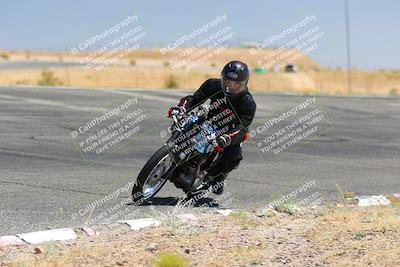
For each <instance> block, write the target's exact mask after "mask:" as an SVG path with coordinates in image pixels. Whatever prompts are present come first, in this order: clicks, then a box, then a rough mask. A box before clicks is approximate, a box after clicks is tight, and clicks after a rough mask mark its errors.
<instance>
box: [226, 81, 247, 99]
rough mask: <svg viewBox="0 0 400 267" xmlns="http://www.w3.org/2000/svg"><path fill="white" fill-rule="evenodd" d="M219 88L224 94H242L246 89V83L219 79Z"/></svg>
mask: <svg viewBox="0 0 400 267" xmlns="http://www.w3.org/2000/svg"><path fill="white" fill-rule="evenodd" d="M221 87H222V89H223V90H224V91H225V93H227V94H230V95H235V94H238V93H240V92H242V91H243V90H244V89H245V88H246V81H240V82H238V81H233V80H229V79H226V78H224V77H221Z"/></svg>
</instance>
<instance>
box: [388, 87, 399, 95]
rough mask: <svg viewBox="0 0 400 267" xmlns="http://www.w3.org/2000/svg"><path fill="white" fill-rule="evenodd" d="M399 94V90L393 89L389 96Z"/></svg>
mask: <svg viewBox="0 0 400 267" xmlns="http://www.w3.org/2000/svg"><path fill="white" fill-rule="evenodd" d="M398 94H399V90H398V89H397V88H392V89H390V91H389V95H398Z"/></svg>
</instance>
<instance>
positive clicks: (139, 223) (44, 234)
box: [0, 209, 233, 248]
mask: <svg viewBox="0 0 400 267" xmlns="http://www.w3.org/2000/svg"><path fill="white" fill-rule="evenodd" d="M216 212H217V213H219V214H222V215H224V216H228V215H229V214H230V213H231V212H233V210H229V209H218V210H216ZM177 217H178V218H179V219H180V220H181V221H182V222H183V223H194V222H196V221H197V219H198V218H197V217H196V216H195V215H194V214H191V213H187V214H179V215H177ZM117 223H120V224H128V225H129V226H130V228H131V230H140V229H143V228H146V227H150V226H158V225H160V224H161V222H160V221H159V220H157V219H155V218H142V219H135V220H125V221H118V222H117ZM80 229H81V230H82V231H84V232H85V233H86V235H88V236H90V237H97V236H99V235H100V234H99V233H98V232H97V231H95V230H94V229H93V228H91V227H89V226H81V227H80ZM76 232H77V230H74V229H72V228H62V229H52V230H46V231H39V232H31V233H25V234H18V235H9V236H0V248H3V247H7V246H21V245H26V244H32V245H36V244H41V243H44V242H51V241H66V240H74V239H76V238H77V234H76Z"/></svg>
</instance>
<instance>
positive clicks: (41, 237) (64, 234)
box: [0, 193, 400, 248]
mask: <svg viewBox="0 0 400 267" xmlns="http://www.w3.org/2000/svg"><path fill="white" fill-rule="evenodd" d="M354 199H355V200H357V206H359V207H368V206H377V205H390V204H391V201H393V199H395V200H399V201H400V193H398V194H392V195H388V196H383V195H375V196H356V197H354ZM215 212H216V213H218V214H221V215H223V216H229V214H231V213H232V212H234V211H233V210H231V209H217V210H215ZM177 217H178V218H179V219H180V220H181V221H182V222H184V223H194V222H196V220H197V217H196V216H195V215H194V214H191V213H188V214H180V215H178V216H177ZM117 223H121V224H128V225H129V226H130V228H131V230H140V229H143V228H147V227H151V226H158V225H160V224H161V222H160V221H159V220H157V219H155V218H142V219H135V220H125V221H118V222H117ZM80 229H81V230H83V231H84V232H85V233H86V235H88V236H90V237H96V236H99V235H100V234H99V233H98V232H96V231H95V230H93V229H92V228H90V227H88V226H81V227H80ZM76 238H77V235H76V230H74V229H72V228H62V229H53V230H46V231H39V232H32V233H26V234H18V235H10V236H0V248H2V247H6V246H21V245H26V244H41V243H44V242H50V241H65V240H73V239H76Z"/></svg>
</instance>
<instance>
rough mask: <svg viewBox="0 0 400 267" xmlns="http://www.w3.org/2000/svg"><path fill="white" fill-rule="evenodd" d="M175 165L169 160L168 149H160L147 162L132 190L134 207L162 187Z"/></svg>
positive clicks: (151, 196)
mask: <svg viewBox="0 0 400 267" xmlns="http://www.w3.org/2000/svg"><path fill="white" fill-rule="evenodd" d="M174 167H175V163H174V161H173V159H172V158H171V156H170V154H169V152H168V147H167V146H163V147H161V148H160V149H159V150H158V151H157V152H156V153H154V155H153V156H152V157H151V158H150V159H149V161H147V163H146V165H144V167H143V169H142V170H141V171H140V173H139V175H138V178H137V179H136V183H135V185H134V186H133V189H132V199H133V202H134V205H136V206H139V205H141V204H143V203H144V202H146V201H148V200H150V199H152V198H153V197H154V196H155V195H156V194H157V193H158V191H160V189H161V188H162V187H163V186H164V184H165V182H166V181H167V180H168V178H169V176H170V175H171V173H172V172H173V170H174Z"/></svg>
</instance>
